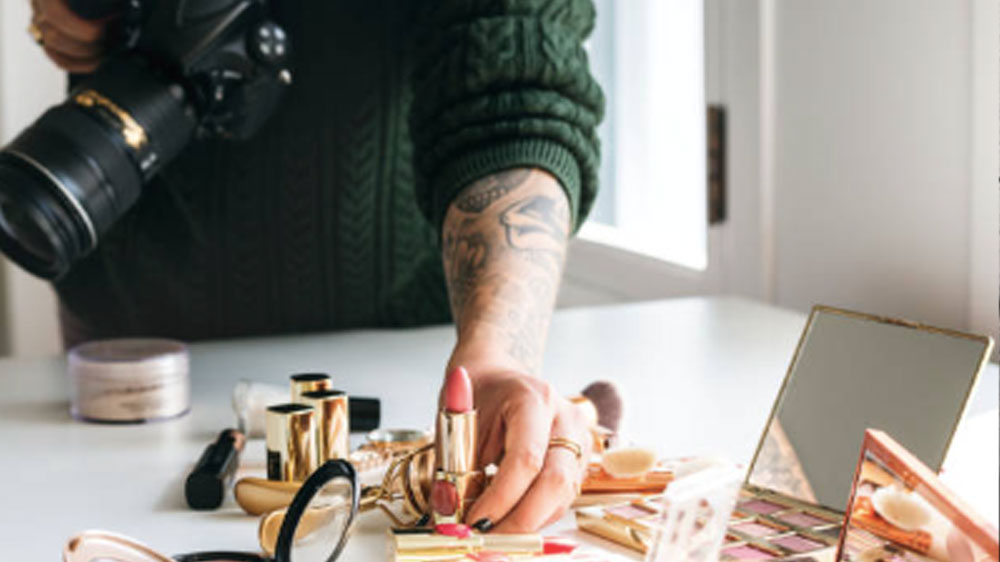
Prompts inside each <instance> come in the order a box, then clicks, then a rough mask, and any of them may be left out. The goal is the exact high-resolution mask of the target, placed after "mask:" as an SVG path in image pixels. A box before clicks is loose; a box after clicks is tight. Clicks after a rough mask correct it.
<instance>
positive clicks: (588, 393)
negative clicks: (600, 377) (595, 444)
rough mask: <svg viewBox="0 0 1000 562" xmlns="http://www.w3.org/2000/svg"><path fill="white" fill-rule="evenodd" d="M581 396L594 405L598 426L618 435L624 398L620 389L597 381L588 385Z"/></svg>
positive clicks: (610, 383) (607, 382)
mask: <svg viewBox="0 0 1000 562" xmlns="http://www.w3.org/2000/svg"><path fill="white" fill-rule="evenodd" d="M581 394H582V395H583V396H584V397H586V398H587V400H590V401H591V402H592V403H593V404H594V408H595V409H596V410H597V425H599V426H601V427H603V428H605V429H609V430H611V432H612V433H616V432H617V431H618V426H619V425H620V424H621V421H622V397H621V394H619V393H618V387H616V386H615V384H614V383H612V382H610V381H597V382H592V383H590V384H589V385H587V388H584V389H583V392H581Z"/></svg>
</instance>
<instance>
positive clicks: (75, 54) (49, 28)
mask: <svg viewBox="0 0 1000 562" xmlns="http://www.w3.org/2000/svg"><path fill="white" fill-rule="evenodd" d="M31 6H32V10H33V12H34V15H33V16H32V20H31V21H32V24H33V26H34V29H36V30H37V33H38V37H37V40H39V43H40V44H41V46H42V48H43V49H45V54H46V55H48V57H49V58H50V59H52V62H54V63H56V66H58V67H59V68H62V69H63V70H66V71H68V72H74V73H86V72H93V71H94V70H95V69H96V68H97V66H98V65H99V64H100V63H101V59H102V57H103V55H104V52H105V50H104V44H103V41H104V37H105V32H106V29H107V25H108V22H109V21H111V19H113V18H102V19H97V20H86V19H83V18H81V17H80V16H78V15H76V14H74V13H73V11H72V10H70V9H69V6H67V5H66V0H32V2H31Z"/></svg>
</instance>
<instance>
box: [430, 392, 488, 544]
mask: <svg viewBox="0 0 1000 562" xmlns="http://www.w3.org/2000/svg"><path fill="white" fill-rule="evenodd" d="M434 458H435V461H436V465H437V466H436V470H435V471H434V480H435V486H437V485H438V484H437V483H438V482H446V483H448V484H449V485H451V486H453V487H454V493H453V494H451V495H452V497H453V499H454V503H455V505H454V512H453V513H450V514H449V513H440V512H438V511H436V510H432V515H433V517H434V524H436V525H437V524H441V523H461V522H462V520H463V518H464V516H465V505H466V500H467V499H469V498H470V497H476V496H478V495H479V492H480V491H481V488H482V484H483V475H482V472H478V471H476V411H475V410H470V411H468V412H461V413H455V412H449V411H446V410H445V411H441V412H440V413H438V419H437V438H436V439H435V451H434ZM432 494H433V492H432Z"/></svg>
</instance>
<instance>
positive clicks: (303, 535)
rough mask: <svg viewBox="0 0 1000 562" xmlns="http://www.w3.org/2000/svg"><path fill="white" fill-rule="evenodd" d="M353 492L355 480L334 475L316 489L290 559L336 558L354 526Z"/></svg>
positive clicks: (314, 561) (298, 561)
mask: <svg viewBox="0 0 1000 562" xmlns="http://www.w3.org/2000/svg"><path fill="white" fill-rule="evenodd" d="M351 495H352V487H351V482H350V480H348V479H346V478H334V479H333V480H330V481H329V482H327V483H326V484H324V485H323V487H321V488H320V489H319V490H318V491H317V492H316V494H315V495H314V496H313V497H312V499H311V500H310V502H309V504H308V505H307V506H306V508H305V509H304V510H303V512H302V517H301V518H299V522H298V526H297V527H296V528H295V535H294V539H293V540H292V548H291V552H290V556H289V557H290V562H325V561H327V560H331V561H332V560H334V559H336V557H337V556H338V555H339V554H340V551H341V549H343V546H344V543H345V542H346V540H347V534H348V531H349V530H350V529H349V527H350V524H351V520H352V517H351V507H352V506H351Z"/></svg>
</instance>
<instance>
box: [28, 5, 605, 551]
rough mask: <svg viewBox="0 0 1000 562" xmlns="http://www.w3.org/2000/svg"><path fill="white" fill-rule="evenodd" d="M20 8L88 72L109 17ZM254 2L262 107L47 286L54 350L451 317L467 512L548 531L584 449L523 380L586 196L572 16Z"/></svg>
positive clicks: (583, 18)
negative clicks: (486, 483) (462, 405)
mask: <svg viewBox="0 0 1000 562" xmlns="http://www.w3.org/2000/svg"><path fill="white" fill-rule="evenodd" d="M33 5H34V12H33V13H34V15H33V18H34V19H33V22H32V27H31V30H32V31H33V33H34V35H35V37H36V40H37V41H38V42H39V43H40V44H41V46H42V47H43V48H44V49H45V52H46V54H47V55H48V56H49V57H50V58H51V59H52V60H53V61H54V62H55V63H56V64H57V65H58V66H60V67H62V68H63V69H65V70H67V71H69V72H71V73H88V72H90V71H92V70H94V69H95V68H96V66H97V65H98V64H99V63H100V62H101V61H102V58H103V57H104V56H105V55H106V53H107V49H108V48H109V46H108V45H105V43H104V41H103V39H104V38H105V36H106V33H107V29H108V24H109V22H110V21H112V20H111V19H106V20H100V21H87V20H84V19H81V18H80V17H78V16H76V15H75V14H74V13H73V12H72V11H71V10H70V9H68V8H67V5H66V4H65V0H33ZM271 9H272V12H273V16H274V18H275V19H276V21H278V23H280V24H281V25H283V26H284V27H285V29H286V30H288V31H289V35H290V37H291V38H292V41H293V52H294V64H293V69H294V81H293V84H292V85H291V86H290V88H289V91H288V92H287V94H286V96H285V97H284V98H283V101H282V103H281V104H280V106H279V108H278V110H277V111H276V113H275V114H274V115H273V116H272V117H271V118H270V119H269V121H268V122H267V124H266V125H265V127H264V128H263V129H262V130H261V131H259V132H258V133H257V134H256V136H255V137H254V138H253V139H251V140H250V141H247V142H243V143H234V142H227V141H222V140H210V139H209V140H199V141H196V142H193V143H191V145H189V146H188V147H187V148H186V150H185V152H184V153H182V154H181V156H179V157H178V159H177V160H176V161H174V162H173V163H171V164H170V165H169V166H167V167H166V168H165V169H164V170H163V171H162V172H161V173H160V174H159V175H158V176H157V177H156V178H154V180H153V181H151V182H150V183H149V184H148V185H147V186H146V188H145V189H144V193H143V195H142V197H141V198H140V200H139V202H138V204H137V205H136V206H135V207H134V208H133V209H131V210H130V211H129V212H128V214H127V215H125V216H124V217H123V218H122V219H121V220H120V221H119V222H118V223H117V224H116V225H115V226H114V228H113V229H112V231H111V232H109V233H108V234H107V235H106V236H105V237H104V238H103V239H102V241H101V243H100V246H99V247H98V248H97V250H96V251H95V252H93V253H92V254H91V255H89V256H88V257H87V258H85V259H84V260H82V261H81V262H80V263H78V264H77V265H76V266H75V267H74V269H73V270H71V272H70V273H69V274H67V275H66V276H65V277H64V278H62V279H61V280H59V281H58V282H56V283H55V290H56V292H57V294H58V296H59V300H60V309H61V310H60V317H61V322H62V327H63V332H64V341H65V343H66V344H67V345H73V344H75V343H77V342H79V341H83V340H89V339H94V338H104V337H116V336H126V335H133V334H143V335H158V336H167V337H175V338H180V339H185V340H198V339H203V338H218V337H234V336H251V335H259V334H272V333H290V332H306V331H317V330H332V329H347V328H357V327H370V326H412V325H421V324H429V323H440V322H446V321H448V320H449V312H450V318H451V319H453V320H454V322H455V325H456V329H457V339H456V344H455V347H454V350H453V352H452V354H451V357H450V358H449V359H448V361H447V366H446V371H449V370H450V369H451V368H452V367H455V366H459V365H461V366H464V367H466V368H467V369H468V371H469V373H470V374H471V376H472V381H473V390H474V400H475V403H476V407H477V409H478V410H479V414H480V417H479V420H480V441H479V443H480V457H479V458H480V462H481V463H483V464H487V463H491V462H496V463H497V464H498V473H497V475H496V476H495V479H494V481H493V484H492V485H491V486H490V487H489V488H488V489H487V490H486V491H485V492H484V493H483V494H482V496H481V497H480V498H479V500H478V501H477V502H476V503H475V504H474V505H473V506H472V507H471V508H470V511H469V512H468V514H467V521H469V522H473V523H475V525H476V526H477V527H478V528H480V529H482V530H489V529H491V528H493V529H495V530H496V531H499V532H524V531H531V530H535V529H538V528H539V527H541V526H544V525H546V524H548V523H551V522H553V521H554V520H556V519H557V518H558V517H560V516H561V515H562V514H563V513H564V512H565V510H566V509H567V508H568V506H569V505H570V503H571V502H572V500H573V499H574V498H575V495H576V493H577V490H578V487H579V485H580V483H581V481H582V477H583V472H584V470H585V459H586V458H587V453H588V451H589V444H590V442H591V439H590V435H589V431H588V429H589V428H588V427H587V423H586V421H585V419H584V417H583V416H581V415H580V414H579V413H578V410H577V409H575V408H573V407H572V406H571V405H570V404H569V403H568V401H567V400H565V399H564V398H562V397H560V395H559V394H558V392H556V391H555V390H554V389H553V388H552V386H551V385H550V384H548V383H547V382H545V380H544V379H542V378H541V376H540V375H541V373H540V368H541V359H542V354H543V349H544V342H545V339H546V333H547V331H548V326H549V320H550V317H551V314H552V309H553V307H554V303H555V298H556V291H557V288H558V284H559V280H560V276H561V272H562V267H563V262H564V257H565V253H566V244H567V238H568V237H569V236H570V235H571V233H572V232H573V231H574V230H575V228H576V227H578V225H579V224H580V222H581V221H582V220H583V219H584V217H585V216H586V215H587V212H588V210H589V208H590V206H591V204H592V202H593V199H594V196H595V193H596V188H597V179H596V178H597V167H598V164H599V143H598V139H597V137H596V132H595V128H596V125H597V124H598V123H599V121H600V119H601V117H602V112H603V95H602V93H601V90H600V87H599V86H598V84H597V83H596V82H595V80H594V79H593V77H592V76H591V74H590V71H589V68H588V61H587V56H586V53H585V51H584V49H583V41H584V40H585V38H586V37H587V36H588V35H589V33H590V31H591V29H592V27H593V25H594V19H595V12H594V7H593V5H592V3H591V2H590V1H589V0H510V1H505V2H500V1H495V0H465V1H433V2H405V1H398V2H392V1H391V0H381V1H376V0H371V1H366V2H335V1H329V0H327V1H313V2H308V1H306V0H298V1H284V0H283V1H281V2H273V3H272V4H271ZM421 215H422V216H421ZM553 440H555V441H553ZM567 443H569V444H570V445H575V447H574V446H567V445H566V444H567ZM559 445H563V446H559Z"/></svg>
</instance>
